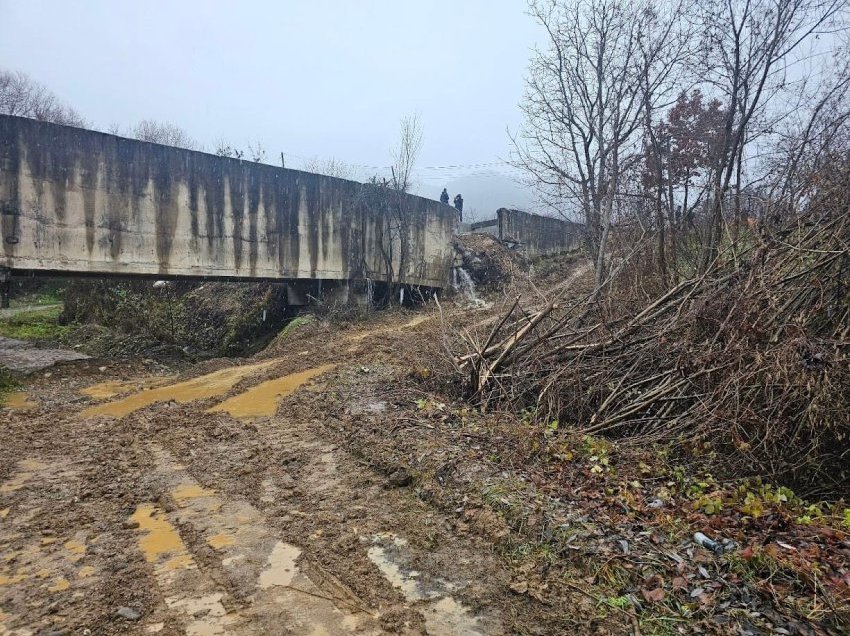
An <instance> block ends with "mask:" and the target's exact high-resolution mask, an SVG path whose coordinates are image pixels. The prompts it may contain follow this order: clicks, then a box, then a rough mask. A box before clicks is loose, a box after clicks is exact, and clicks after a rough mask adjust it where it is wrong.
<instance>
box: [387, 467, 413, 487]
mask: <svg viewBox="0 0 850 636" xmlns="http://www.w3.org/2000/svg"><path fill="white" fill-rule="evenodd" d="M388 481H389V484H390V486H397V487H399V488H402V487H404V486H409V485H410V482H411V481H413V477H411V476H410V473H408V472H407V471H406V470H404V469H403V468H400V469H398V470H397V471H395V472H394V473H392V474H391V475H390V476H389V479H388Z"/></svg>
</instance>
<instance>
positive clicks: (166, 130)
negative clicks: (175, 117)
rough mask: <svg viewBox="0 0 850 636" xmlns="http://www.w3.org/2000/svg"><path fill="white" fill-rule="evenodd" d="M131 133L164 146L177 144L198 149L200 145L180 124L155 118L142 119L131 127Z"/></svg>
mask: <svg viewBox="0 0 850 636" xmlns="http://www.w3.org/2000/svg"><path fill="white" fill-rule="evenodd" d="M130 135H131V136H132V137H134V138H136V139H139V140H141V141H150V142H152V143H155V144H162V145H163V146H175V147H177V148H187V149H188V150H196V149H198V147H199V146H198V142H197V141H195V140H194V139H193V138H192V137H191V136H189V133H187V132H186V131H185V130H183V129H182V128H180V127H179V126H176V125H174V124H171V123H168V122H158V121H155V120H153V119H143V120H142V121H140V122H139V123H138V124H136V125H135V126H133V128H131V129H130Z"/></svg>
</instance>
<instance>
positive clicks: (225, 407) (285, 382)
mask: <svg viewBox="0 0 850 636" xmlns="http://www.w3.org/2000/svg"><path fill="white" fill-rule="evenodd" d="M335 366H336V365H335V364H325V365H322V366H320V367H316V368H314V369H308V370H307V371H301V372H299V373H292V374H290V375H286V376H283V377H282V378H275V379H273V380H267V381H266V382H262V383H260V384H258V385H257V386H253V387H251V388H250V389H248V390H247V391H245V392H244V393H240V394H239V395H236V396H234V397H232V398H230V399H229V400H225V401H224V402H222V403H221V404H218V405H216V406H214V407H212V408H211V409H209V410H208V411H207V413H216V412H221V411H224V412H226V413H229V414H230V415H232V416H233V417H236V418H240V419H247V418H252V417H271V416H272V415H274V414H275V413H277V405H278V402H279V401H280V399H281V398H284V397H286V396H287V395H290V394H291V393H293V392H295V391H296V390H297V389H298V388H299V387H300V386H301V385H302V384H304V383H305V382H307V381H309V380H311V379H313V378H315V377H316V376H319V375H321V374H323V373H326V372H327V371H330V370H331V369H333V368H334V367H335Z"/></svg>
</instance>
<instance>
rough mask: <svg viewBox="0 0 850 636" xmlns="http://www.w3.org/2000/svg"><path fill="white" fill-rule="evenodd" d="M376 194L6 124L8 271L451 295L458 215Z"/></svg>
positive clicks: (0, 262) (0, 257) (3, 250)
mask: <svg viewBox="0 0 850 636" xmlns="http://www.w3.org/2000/svg"><path fill="white" fill-rule="evenodd" d="M370 187H372V188H374V186H368V185H364V184H360V183H355V182H353V181H347V180H344V179H336V178H333V177H327V176H323V175H318V174H312V173H307V172H301V171H299V170H289V169H284V168H277V167H274V166H270V165H265V164H260V163H254V162H251V161H244V160H239V159H231V158H227V157H219V156H216V155H211V154H207V153H204V152H197V151H192V150H185V149H181V148H173V147H170V146H162V145H158V144H152V143H148V142H143V141H137V140H133V139H126V138H123V137H118V136H115V135H109V134H105V133H100V132H95V131H91V130H84V129H80V128H73V127H68V126H60V125H56V124H49V123H45V122H39V121H34V120H30V119H25V118H20V117H12V116H8V115H0V241H2V247H0V270H5V271H6V275H8V273H9V272H12V273H16V272H32V273H47V272H50V273H60V274H61V273H65V274H88V275H103V276H109V275H130V276H155V277H158V278H174V277H200V278H221V279H236V280H238V279H263V280H281V281H337V282H338V283H339V282H344V281H366V280H367V279H368V280H372V281H376V282H384V283H404V284H407V285H421V286H426V287H434V288H439V287H443V286H444V284H446V282H447V281H448V280H449V274H450V269H451V266H452V258H453V252H452V235H453V232H454V229H455V226H456V223H457V218H456V214H455V211H454V209H453V208H450V207H449V206H446V205H442V204H441V203H439V202H437V201H432V200H428V199H424V198H421V197H416V196H412V195H401V196H400V198H395V197H392V198H391V199H392V200H390V199H388V198H386V197H384V198H383V199H381V198H380V197H377V198H376V196H375V193H374V192H372V193H370V192H368V191H367V190H368V188H370ZM399 211H401V213H399Z"/></svg>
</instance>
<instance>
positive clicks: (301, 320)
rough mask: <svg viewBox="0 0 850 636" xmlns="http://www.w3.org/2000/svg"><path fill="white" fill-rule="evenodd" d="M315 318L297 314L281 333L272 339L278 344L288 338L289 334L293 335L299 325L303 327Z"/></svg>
mask: <svg viewBox="0 0 850 636" xmlns="http://www.w3.org/2000/svg"><path fill="white" fill-rule="evenodd" d="M315 320H316V319H315V318H314V317H313V316H310V315H307V316H296V317H295V318H293V319H292V320H290V321H289V322H288V323H287V324H286V326H285V327H284V328H283V329H281V330H280V333H279V334H277V335H276V336H275V338H274V340H273V341H272V342H273V344H278V343H281V342H283V341H284V340H286V339H287V338H288V337H289V336H291V335H292V334H293V333H294V332H295V330H297V329H298V328H299V327H303V326H304V325H309V324H310V323H312V322H315Z"/></svg>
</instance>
